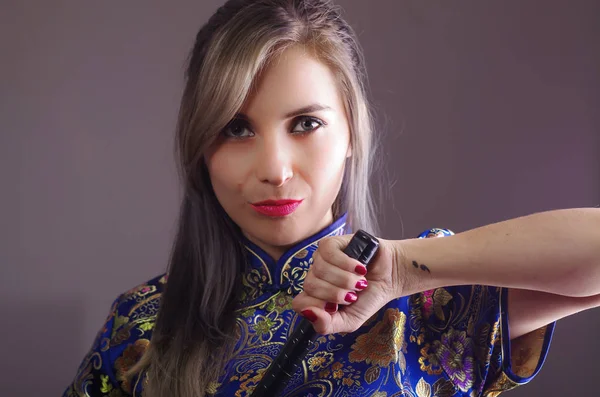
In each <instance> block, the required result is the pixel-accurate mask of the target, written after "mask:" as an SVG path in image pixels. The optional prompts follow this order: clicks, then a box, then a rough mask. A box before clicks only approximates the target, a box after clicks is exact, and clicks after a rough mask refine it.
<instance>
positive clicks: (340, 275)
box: [306, 259, 368, 291]
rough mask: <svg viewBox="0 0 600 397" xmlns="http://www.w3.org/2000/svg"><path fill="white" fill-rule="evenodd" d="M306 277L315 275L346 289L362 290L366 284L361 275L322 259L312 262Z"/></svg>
mask: <svg viewBox="0 0 600 397" xmlns="http://www.w3.org/2000/svg"><path fill="white" fill-rule="evenodd" d="M306 277H307V278H308V277H315V278H317V279H320V280H323V281H326V282H328V283H329V284H332V285H334V286H336V287H338V288H341V289H344V290H348V291H362V290H364V289H365V288H367V284H368V283H367V279H366V278H364V277H363V276H359V275H358V274H356V273H351V272H347V271H345V270H342V269H340V268H339V267H336V266H333V265H331V264H328V263H326V262H323V259H318V260H316V261H315V262H314V263H313V264H312V266H311V267H310V270H309V272H308V274H307V276H306Z"/></svg>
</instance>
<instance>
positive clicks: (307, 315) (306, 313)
mask: <svg viewBox="0 0 600 397" xmlns="http://www.w3.org/2000/svg"><path fill="white" fill-rule="evenodd" d="M301 313H302V315H303V316H304V317H305V318H306V319H307V320H308V321H310V322H311V323H314V322H315V321H317V315H316V314H315V313H313V311H312V310H303V311H302V312H301Z"/></svg>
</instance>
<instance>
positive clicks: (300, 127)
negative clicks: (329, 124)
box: [292, 116, 325, 134]
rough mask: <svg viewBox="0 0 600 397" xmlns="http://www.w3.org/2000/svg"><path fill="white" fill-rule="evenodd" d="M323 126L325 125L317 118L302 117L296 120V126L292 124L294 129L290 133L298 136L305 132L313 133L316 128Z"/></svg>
mask: <svg viewBox="0 0 600 397" xmlns="http://www.w3.org/2000/svg"><path fill="white" fill-rule="evenodd" d="M324 125H325V123H324V122H322V121H321V120H319V119H317V118H314V117H309V116H302V117H299V118H297V119H296V124H294V129H293V130H292V132H298V133H300V134H303V133H306V132H311V131H314V130H316V129H317V128H319V127H322V126H324Z"/></svg>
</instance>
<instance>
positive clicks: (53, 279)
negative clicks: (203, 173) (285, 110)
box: [0, 0, 600, 397]
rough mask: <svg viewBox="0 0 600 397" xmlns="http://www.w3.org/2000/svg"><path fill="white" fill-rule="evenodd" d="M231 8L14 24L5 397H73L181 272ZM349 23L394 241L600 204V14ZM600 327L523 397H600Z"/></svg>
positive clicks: (497, 13)
mask: <svg viewBox="0 0 600 397" xmlns="http://www.w3.org/2000/svg"><path fill="white" fill-rule="evenodd" d="M220 3H221V1H206V0H202V1H179V2H177V3H173V2H158V1H154V2H149V1H125V2H123V1H120V2H114V1H113V2H107V1H85V2H82V1H70V2H67V1H53V2H45V1H37V2H33V1H18V0H14V1H2V3H1V4H0V57H1V62H0V76H1V77H0V78H1V80H0V120H1V124H0V126H1V127H0V180H1V185H0V186H1V189H2V191H1V193H2V194H1V195H0V204H1V207H0V211H1V212H0V260H1V262H0V263H1V264H2V267H1V273H0V321H1V325H0V340H2V345H3V347H2V353H1V358H0V384H1V389H0V390H1V391H0V394H1V395H2V396H17V395H18V396H38V395H44V396H50V395H59V394H60V393H61V392H62V390H63V388H64V387H65V386H66V385H67V383H69V382H70V381H71V379H72V377H73V376H74V374H75V370H76V367H77V365H78V364H79V362H80V360H81V359H82V357H83V355H84V354H85V352H86V351H87V349H88V348H89V346H90V344H91V342H92V340H93V337H94V335H95V333H96V332H97V331H98V329H99V328H100V326H101V325H102V322H103V319H104V317H105V315H106V314H107V312H108V309H109V306H110V303H111V301H112V300H113V299H114V298H115V297H116V296H117V295H118V294H119V293H121V292H123V291H125V290H127V289H129V288H131V287H133V286H135V285H137V284H139V283H141V282H143V281H145V280H147V279H149V278H151V277H153V276H154V275H157V274H159V273H161V272H163V271H164V269H165V265H166V260H167V256H168V250H169V246H170V243H171V240H172V238H173V232H174V226H175V218H176V214H177V205H178V193H177V191H178V188H177V181H176V177H175V168H174V163H173V157H172V150H171V149H172V139H173V130H174V125H175V120H176V112H177V107H178V101H179V96H180V93H181V89H182V73H183V67H184V59H185V56H186V55H187V52H188V50H189V48H190V46H191V45H192V42H193V38H194V35H195V33H196V31H197V30H198V28H199V27H200V25H201V24H202V23H204V22H205V21H206V20H207V18H208V16H209V14H211V13H212V12H213V11H214V10H215V9H216V7H217V6H218V5H219V4H220ZM339 4H341V5H342V6H343V7H344V9H345V10H346V12H347V14H346V15H347V18H348V19H349V21H350V22H351V23H352V24H353V26H354V27H355V28H356V30H357V31H358V33H359V35H360V40H361V42H362V44H363V46H364V49H365V53H366V57H367V62H368V68H369V71H370V80H371V87H372V90H371V96H372V98H373V102H374V105H375V107H376V111H377V113H378V116H379V127H380V128H379V129H380V131H381V132H384V133H385V135H384V144H385V145H384V148H385V166H386V168H387V169H388V170H389V172H388V173H389V176H388V177H386V178H385V183H386V186H388V188H386V190H387V191H388V193H386V194H385V196H384V197H385V205H384V211H385V216H382V217H381V218H382V222H383V231H384V232H383V233H382V235H383V237H386V238H398V239H399V238H403V237H413V236H415V235H416V234H417V233H419V232H420V231H421V230H423V229H425V228H428V227H431V226H441V227H448V228H451V229H454V230H455V231H457V232H459V231H463V230H465V229H469V228H473V227H476V226H480V225H483V224H486V223H490V222H495V221H499V220H502V219H506V218H510V217H516V216H520V215H525V214H529V213H532V212H537V211H543V210H549V209H555V208H565V207H579V206H593V205H597V204H599V203H600V184H599V183H598V181H599V180H600V156H599V154H600V153H599V152H600V133H599V129H600V116H599V112H598V109H600V96H599V92H600V90H599V88H600V81H599V80H600V77H599V73H598V71H599V70H600V55H599V50H598V48H599V47H598V40H599V39H600V23H599V18H600V2H598V1H594V0H590V1H569V2H564V1H558V0H552V1H512V2H506V1H496V2H476V1H472V2H466V1H461V2H457V1H453V2H449V1H441V0H440V1H427V2H425V1H391V0H389V1H369V2H367V1H358V0H356V1H351V0H346V1H341V0H340V1H339ZM573 265H574V266H577V264H576V263H574V264H573ZM598 314H599V312H598V311H597V310H595V311H590V312H587V313H586V314H579V315H575V316H572V317H570V318H568V319H566V320H563V321H560V323H559V325H558V328H557V331H556V334H555V338H554V342H553V346H552V349H551V351H550V355H549V358H548V360H547V362H546V364H545V367H544V370H543V371H542V372H541V374H540V375H539V376H538V377H537V378H536V379H535V380H534V381H533V382H532V384H530V385H529V386H526V387H524V388H521V389H520V390H517V391H515V392H512V393H509V395H511V396H515V397H516V396H525V395H545V396H566V395H569V396H582V395H591V394H590V393H592V394H593V393H596V391H597V383H596V382H593V381H592V377H594V376H596V377H597V370H598V368H599V366H598V364H597V358H598V357H600V344H599V343H598V331H597V329H598V327H599V326H600V320H599V318H598V317H599V316H598ZM592 390H593V392H592Z"/></svg>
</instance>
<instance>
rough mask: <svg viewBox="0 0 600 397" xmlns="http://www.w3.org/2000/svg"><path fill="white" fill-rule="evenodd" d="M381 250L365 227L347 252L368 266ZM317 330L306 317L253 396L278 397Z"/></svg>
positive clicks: (350, 244)
mask: <svg viewBox="0 0 600 397" xmlns="http://www.w3.org/2000/svg"><path fill="white" fill-rule="evenodd" d="M378 249H379V241H378V240H377V239H376V238H375V237H373V236H371V235H370V234H369V233H367V232H365V231H364V230H359V231H357V232H356V233H355V234H354V236H353V237H352V239H351V240H350V243H348V246H347V247H346V248H345V249H344V253H345V254H346V255H348V256H349V257H351V258H354V259H356V260H358V261H359V262H360V263H362V264H363V265H365V266H367V265H368V264H369V262H370V261H371V259H373V257H374V256H375V254H376V253H377V250H378ZM314 335H315V330H314V328H313V326H312V324H311V323H310V321H308V320H307V319H305V318H303V319H302V320H300V323H299V324H298V326H297V327H296V329H295V330H294V332H292V335H291V336H290V338H289V339H288V340H287V342H286V343H285V345H284V346H283V348H282V349H281V352H279V354H278V355H277V357H276V358H275V360H273V362H272V363H271V365H269V368H268V369H267V371H266V372H265V374H264V375H263V377H262V379H261V381H260V382H259V383H258V385H256V387H255V388H254V391H253V392H252V394H251V396H252V397H275V396H277V395H278V394H279V393H281V391H282V390H283V389H284V388H285V385H286V382H287V380H288V379H289V378H290V377H291V376H292V375H293V374H294V372H295V371H296V369H297V368H298V365H299V364H300V363H301V362H302V359H304V357H305V356H306V353H307V352H308V350H309V349H310V346H311V344H312V339H313V337H314Z"/></svg>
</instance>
